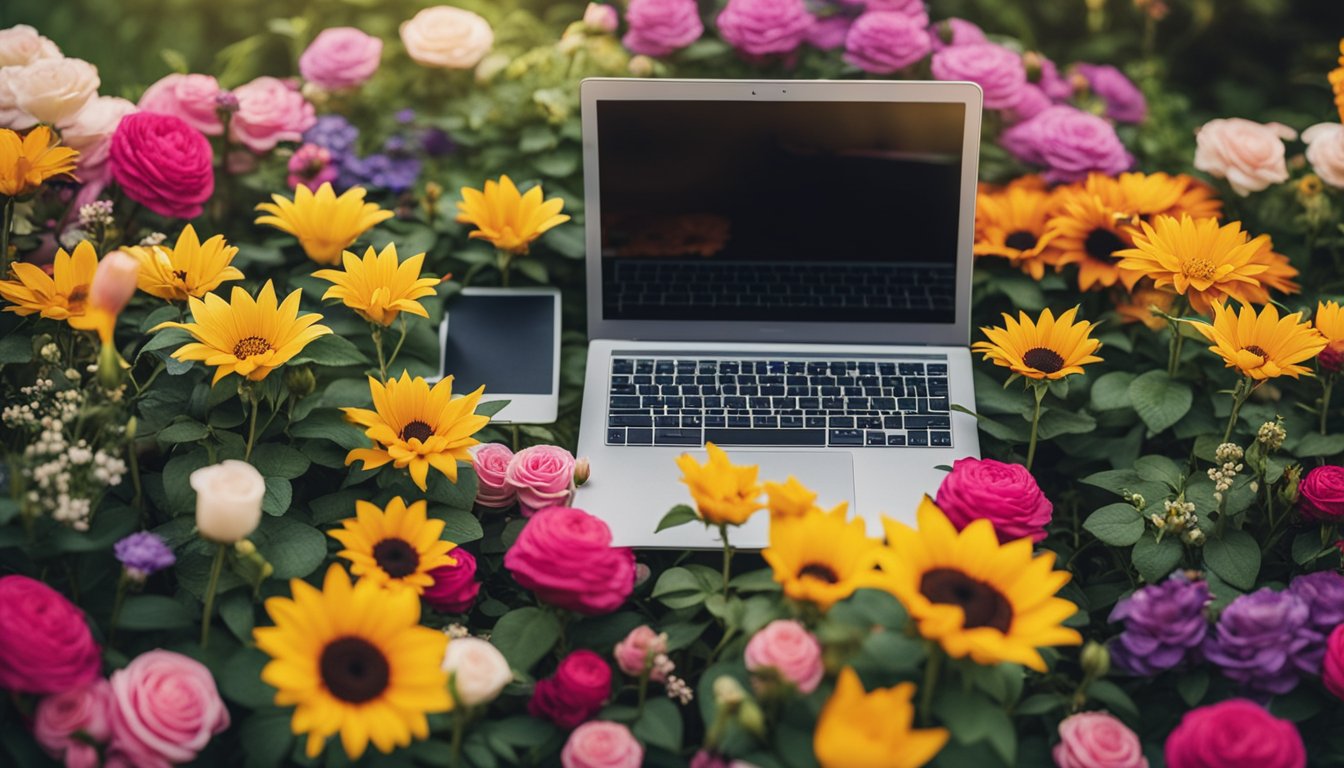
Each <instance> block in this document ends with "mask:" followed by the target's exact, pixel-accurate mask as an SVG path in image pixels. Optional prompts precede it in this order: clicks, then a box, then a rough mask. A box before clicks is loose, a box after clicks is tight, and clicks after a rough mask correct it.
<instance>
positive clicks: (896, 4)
mask: <svg viewBox="0 0 1344 768" xmlns="http://www.w3.org/2000/svg"><path fill="white" fill-rule="evenodd" d="M863 6H864V8H865V9H866V10H869V11H894V12H896V13H904V14H905V15H907V16H913V17H914V18H917V19H922V20H923V22H924V26H926V27H927V26H928V25H929V9H928V7H927V6H926V5H924V0H867V1H866V2H864V3H863Z"/></svg>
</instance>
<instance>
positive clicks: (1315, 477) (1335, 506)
mask: <svg viewBox="0 0 1344 768" xmlns="http://www.w3.org/2000/svg"><path fill="white" fill-rule="evenodd" d="M1297 492H1298V499H1297V508H1298V510H1299V511H1301V512H1302V516H1303V517H1305V518H1307V519H1309V520H1321V521H1331V522H1333V521H1336V520H1340V519H1344V467H1336V466H1334V465H1331V464H1327V465H1325V466H1321V467H1313V468H1312V469H1311V471H1310V472H1308V473H1307V474H1306V475H1304V476H1303V477H1302V481H1301V483H1299V484H1298V486H1297Z"/></svg>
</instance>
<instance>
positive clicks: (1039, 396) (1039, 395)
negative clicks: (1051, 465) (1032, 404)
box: [1027, 384, 1047, 470]
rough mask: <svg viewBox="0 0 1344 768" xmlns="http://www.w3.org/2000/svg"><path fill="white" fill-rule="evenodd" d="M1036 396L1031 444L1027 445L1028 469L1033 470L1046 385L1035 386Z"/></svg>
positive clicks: (1032, 415) (1032, 414)
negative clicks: (1032, 464)
mask: <svg viewBox="0 0 1344 768" xmlns="http://www.w3.org/2000/svg"><path fill="white" fill-rule="evenodd" d="M1032 386H1033V387H1034V388H1035V390H1036V391H1035V395H1036V409H1035V410H1034V411H1032V413H1031V442H1029V443H1028V444H1027V469H1028V470H1030V469H1031V463H1032V462H1033V461H1035V459H1036V430H1037V427H1039V426H1040V424H1041V401H1042V400H1044V399H1045V390H1046V388H1047V387H1046V385H1045V384H1033V385H1032Z"/></svg>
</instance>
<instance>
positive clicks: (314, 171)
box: [285, 144, 339, 192]
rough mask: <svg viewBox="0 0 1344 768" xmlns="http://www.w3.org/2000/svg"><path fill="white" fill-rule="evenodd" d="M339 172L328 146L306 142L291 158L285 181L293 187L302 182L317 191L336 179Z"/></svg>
mask: <svg viewBox="0 0 1344 768" xmlns="http://www.w3.org/2000/svg"><path fill="white" fill-rule="evenodd" d="M338 173H339V171H337V169H336V164H335V163H333V162H332V161H331V152H330V151H329V150H328V149H327V148H326V147H319V146H318V145H316V144H304V145H303V146H302V147H299V148H298V150H296V151H295V152H294V155H293V156H292V157H290V158H289V176H288V178H286V179H285V183H286V184H288V185H289V186H290V188H291V189H292V188H294V187H297V186H299V185H300V184H302V185H303V186H305V187H307V188H308V189H310V190H312V191H314V192H316V191H317V189H318V188H319V187H321V186H322V185H323V184H326V183H328V182H334V181H336V176H337V175H338Z"/></svg>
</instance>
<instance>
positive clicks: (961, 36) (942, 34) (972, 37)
mask: <svg viewBox="0 0 1344 768" xmlns="http://www.w3.org/2000/svg"><path fill="white" fill-rule="evenodd" d="M929 34H930V35H932V36H933V50H935V51H941V50H943V49H944V48H948V47H951V46H954V45H975V44H977V43H987V42H989V39H988V38H987V37H985V31H984V30H983V29H980V27H978V26H976V25H975V24H972V23H971V22H969V21H967V20H965V19H958V18H957V17H955V16H953V17H950V18H946V19H943V20H942V21H935V22H934V23H933V25H932V26H931V27H929Z"/></svg>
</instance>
